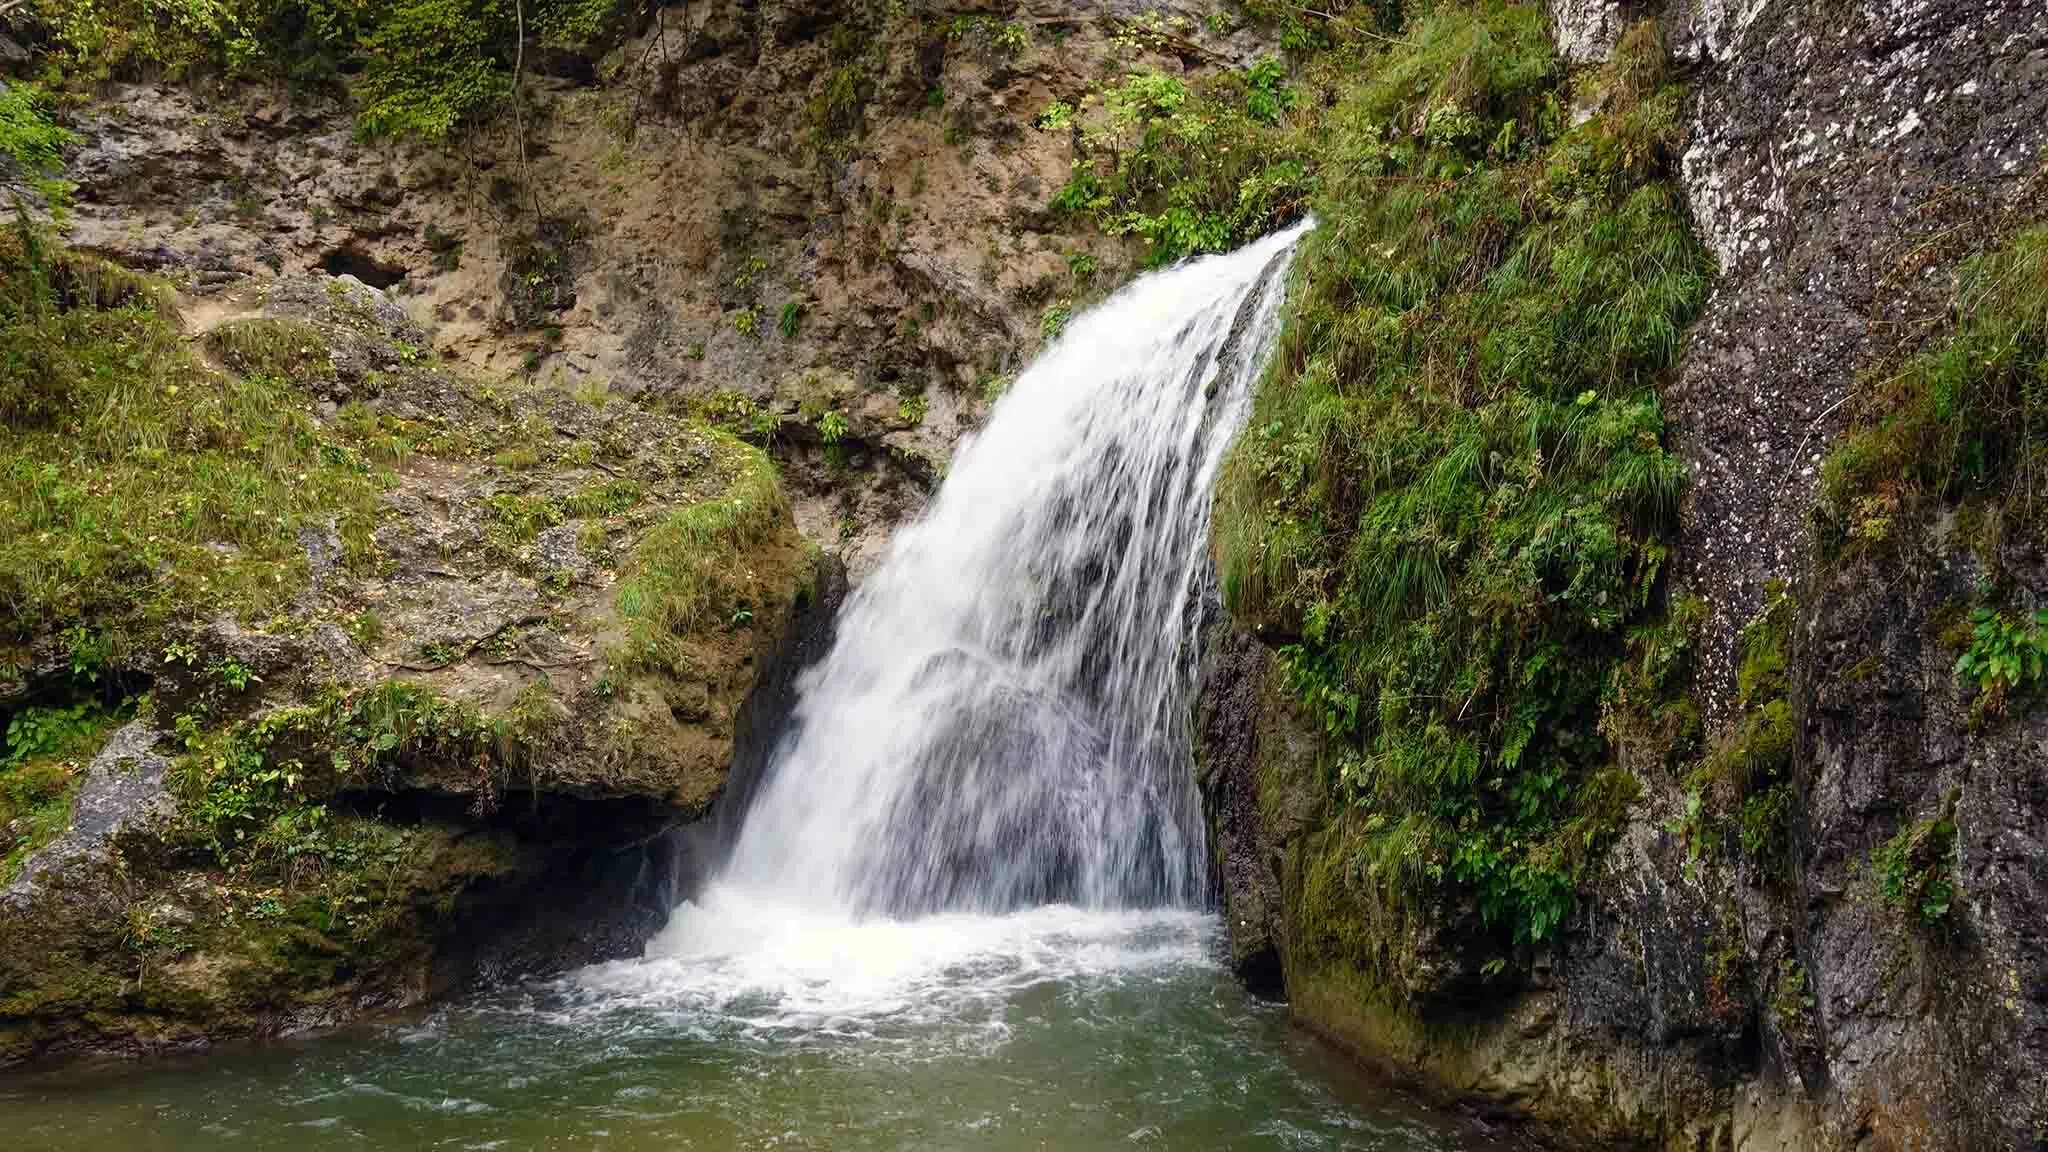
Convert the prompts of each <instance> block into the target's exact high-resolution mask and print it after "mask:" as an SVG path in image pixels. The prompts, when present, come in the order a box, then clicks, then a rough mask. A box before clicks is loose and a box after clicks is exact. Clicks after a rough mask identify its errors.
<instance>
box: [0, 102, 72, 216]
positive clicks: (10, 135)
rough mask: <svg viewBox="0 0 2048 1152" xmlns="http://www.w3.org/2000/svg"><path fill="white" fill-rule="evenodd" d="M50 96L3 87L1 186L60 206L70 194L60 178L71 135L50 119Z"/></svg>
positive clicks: (0, 122)
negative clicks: (59, 173) (67, 194)
mask: <svg viewBox="0 0 2048 1152" xmlns="http://www.w3.org/2000/svg"><path fill="white" fill-rule="evenodd" d="M47 104H48V97H47V96H46V95H45V94H44V93H43V92H42V91H41V90H40V89H38V88H36V87H35V86H34V85H31V84H23V83H19V82H17V83H11V84H7V85H5V86H4V87H0V159H4V161H5V165H4V166H0V187H5V188H7V189H8V190H9V191H11V192H13V193H15V197H14V200H15V205H16V206H18V205H19V204H20V194H21V193H22V192H30V193H34V194H36V195H39V196H41V197H42V198H43V199H44V200H45V201H48V202H51V203H53V204H61V203H62V201H63V198H64V194H65V192H66V191H67V188H66V185H65V184H64V182H63V181H62V180H61V179H59V178H58V169H59V168H60V167H61V165H62V163H63V157H64V149H65V148H67V147H69V146H70V145H71V142H72V135H71V133H70V132H68V131H66V130H65V129H63V128H62V127H59V126H58V125H57V124H56V123H55V122H54V121H52V120H51V119H50V113H49V109H48V107H47Z"/></svg>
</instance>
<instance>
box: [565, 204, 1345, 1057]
mask: <svg viewBox="0 0 2048 1152" xmlns="http://www.w3.org/2000/svg"><path fill="white" fill-rule="evenodd" d="M1308 227H1309V225H1308V224H1307V223H1303V224H1301V225H1297V226H1296V227H1294V228H1292V229H1289V230H1288V231H1286V232H1283V233H1280V234H1277V235H1274V236H1271V237H1268V238H1266V239H1264V240H1261V241H1259V242H1257V243H1255V244H1252V245H1250V246H1248V247H1246V248H1244V249H1241V250H1239V251H1237V252H1234V253H1231V254H1229V255H1224V256H1215V257H1210V258H1206V259H1201V260H1194V261H1190V262H1187V263H1183V264H1180V265H1178V266H1176V267H1173V268H1170V269H1167V270H1164V271H1159V272H1154V273H1151V274H1148V275H1146V276H1143V277H1141V278H1139V279H1138V280H1136V281H1134V282H1133V283H1131V284H1130V285H1129V286H1127V287H1125V288H1124V289H1123V290H1121V291H1120V292H1118V293H1116V294H1115V295H1114V296H1112V297H1111V298H1109V299H1108V300H1106V301H1104V302H1103V303H1102V304H1100V305H1098V306H1096V307H1095V308H1092V309H1090V310H1089V311H1087V312H1086V313H1084V314H1083V315H1081V316H1078V317H1076V318H1075V319H1074V321H1073V322H1072V323H1071V324H1070V325H1069V327H1068V328H1067V330H1066V332H1065V333H1063V334H1062V335H1061V336H1060V337H1059V338H1058V339H1056V340H1055V341H1054V342H1053V343H1052V345H1051V346H1050V347H1048V348H1047V349H1046V350H1045V351H1044V352H1042V353H1041V354H1040V355H1039V357H1038V358H1037V359H1036V360H1035V361H1034V362H1033V363H1032V364H1031V365H1030V366H1029V368H1028V369H1027V370H1026V371H1025V372H1024V373H1023V374H1022V375H1021V376H1020V377H1019V378H1018V379H1017V381H1016V382H1015V383H1014V384H1013V385H1011V387H1010V389H1009V390H1008V392H1007V393H1006V394H1005V395H1004V396H1003V397H1002V398H1001V400H1000V401H998V402H997V404H996V405H995V408H994V410H993V411H992V412H991V413H990V415H989V418H988V421H987V423H986V424H985V426H984V427H983V429H982V431H981V432H980V433H979V434H978V435H976V436H975V437H973V438H972V439H971V440H970V441H968V442H965V443H963V444H962V446H961V447H960V449H959V451H958V452H957V453H956V455H955V457H954V460H953V463H952V466H951V468H950V469H949V471H948V473H947V475H946V478H945V481H944V483H943V484H942V485H941V487H940V489H939V491H938V493H937V494H936V496H935V497H934V498H933V500H932V502H931V504H930V505H929V506H928V507H927V508H926V510H925V513H924V515H923V516H922V517H920V518H919V519H918V520H917V521H916V522H915V523H914V524H911V525H909V526H907V527H906V528H904V529H903V530H902V531H900V532H899V533H898V534H897V536H896V538H895V540H894V541H893V542H892V543H891V546H890V549H889V552H888V554H887V555H886V556H885V557H884V559H883V561H882V563H881V564H880V566H879V567H878V568H877V569H876V570H875V572H874V573H873V574H872V575H870V576H869V577H868V578H867V580H866V581H865V582H863V583H862V585H861V586H860V587H859V588H858V589H857V590H856V591H855V592H854V593H853V595H852V596H851V597H850V598H849V600H848V602H847V604H846V605H845V607H844V608H843V609H842V610H841V614H840V619H839V624H838V629H837V634H836V636H835V639H834V641H833V646H832V648H831V650H830V651H829V652H828V653H827V654H826V656H825V657H824V658H823V659H822V660H821V661H820V662H819V663H818V664H817V665H816V666H815V667H813V668H812V669H810V670H809V671H808V672H807V673H805V675H804V678H803V679H802V680H801V681H800V683H799V685H798V699H797V703H796V706H795V708H794V710H793V714H792V716H791V718H790V720H789V723H788V726H787V728H786V730H785V731H784V733H783V734H782V736H781V738H780V740H779V742H778V743H777V745H776V747H775V749H774V752H773V753H772V755H771V756H770V758H769V761H768V764H767V767H766V769H765V772H766V775H765V777H764V779H763V780H762V782H761V784H760V786H759V788H758V790H757V791H756V793H755V796H754V799H753V803H752V806H751V807H750V808H749V810H748V812H747V814H746V817H745V819H744V821H743V822H742V824H741V827H740V831H739V833H738V837H737V839H736V841H735V843H734V845H733V849H732V854H731V857H730V859H729V860H728V861H727V862H726V864H725V866H724V868H723V870H722V871H721V872H720V873H719V874H718V875H717V876H716V877H715V878H714V879H713V880H712V882H711V883H710V884H709V885H708V886H707V887H706V889H705V890H704V891H703V892H700V893H699V894H698V896H697V897H696V899H695V900H694V901H692V902H689V903H685V904H684V905H683V906H682V907H681V908H679V909H677V910H676V913H675V915H674V916H673V917H672V918H671V920H670V922H669V925H668V927H667V928H666V929H664V930H663V932H662V933H661V935H660V936H659V937H657V938H656V939H655V940H654V941H652V942H651V943H650V944H649V945H648V949H647V960H646V961H645V962H643V963H637V964H635V963H628V964H619V965H608V966H601V967H600V968H598V969H594V970H591V971H590V972H587V973H586V974H585V975H584V977H583V980H584V983H585V984H586V985H587V986H589V987H591V988H593V989H600V990H603V991H604V992H606V993H607V994H611V995H615V994H617V993H620V992H629V993H633V994H635V995H644V996H645V997H646V998H647V999H648V1000H649V1002H658V1003H663V1004H669V1005H671V1006H674V1005H686V1006H689V1008H690V1010H691V1011H697V1010H701V1009H706V1008H708V1009H711V1010H712V1011H713V1013H714V1014H715V1015H719V1016H721V1017H723V1018H728V1019H730V1018H731V1014H733V1013H736V1012H737V1013H740V1014H742V1015H746V1014H748V1013H751V1012H753V1011H754V1010H755V1009H756V1008H758V1007H759V1006H760V1005H761V1004H763V1003H764V1002H765V1003H768V1004H771V1005H773V1006H774V1007H772V1008H770V1009H767V1011H768V1013H769V1017H768V1018H772V1021H773V1023H774V1026H777V1027H782V1026H786V1025H788V1024H789V1023H790V1022H791V1021H792V1020H802V1021H814V1020H821V1019H829V1020H832V1021H834V1022H835V1023H834V1025H833V1026H834V1027H845V1026H846V1025H845V1021H846V1020H847V1019H850V1018H855V1017H862V1016H866V1015H868V1014H870V1013H873V1012H880V1013H883V1014H887V1013H889V1012H894V1011H897V1010H899V1009H901V1008H902V1006H903V1005H905V1004H907V1003H912V1002H917V1003H920V1004H924V1005H927V1006H931V1005H937V1004H940V1003H941V1002H943V1001H946V1000H947V998H948V997H949V996H956V995H957V996H962V997H966V998H967V999H970V1000H973V999H975V998H977V997H980V996H982V995H984V994H986V993H987V992H988V991H989V988H988V987H987V986H984V985H983V984H981V983H977V981H981V980H984V979H995V980H997V982H998V983H1000V982H1001V981H1003V980H1009V979H1020V980H1025V981H1026V982H1027V983H1028V982H1029V979H1031V978H1033V977H1031V976H1030V975H1029V974H1032V973H1043V972H1048V971H1053V970H1061V966H1062V965H1066V964H1069V963H1080V964H1082V965H1083V966H1084V967H1085V966H1087V965H1089V964H1102V965H1107V966H1109V967H1111V968H1116V969H1118V970H1128V969H1130V968H1132V967H1133V966H1137V967H1142V966H1143V965H1145V964H1148V963H1152V962H1154V961H1171V962H1174V963H1186V962H1191V961H1190V958H1191V957H1193V958H1196V962H1198V960H1199V957H1200V956H1201V955H1202V954H1203V953H1204V951H1205V950H1206V947H1207V943H1206V941H1207V936H1206V931H1207V930H1206V928H1204V927H1203V925H1204V924H1206V923H1207V922H1208V918H1207V915H1206V913H1205V912H1203V911H1202V910H1203V909H1204V908H1206V906H1207V901H1208V895H1209V885H1208V876H1207V858H1206V855H1207V854H1206V847H1205V837H1204V835H1203V829H1202V818H1201V807H1200V801H1199V797H1198V796H1197V794H1196V790H1195V783H1194V775H1193V771H1192V765H1191V764H1190V762H1189V747H1188V744H1189V741H1188V732H1187V721H1188V713H1189V708H1190V704H1191V702H1192V694H1193V692H1194V687H1195V678H1196V668H1197V662H1198V660H1199V656H1200V653H1199V650H1198V649H1199V634H1200V630H1201V626H1202V622H1203V621H1202V616H1203V603H1204V592H1205V587H1204V582H1205V581H1206V580H1207V579H1208V573H1209V559H1208V528H1209V509H1210V500H1211V493H1212V489H1213V487H1214V484H1215V480H1216V472H1217V469H1218V467H1219V466H1220V464H1221V462H1222V458H1223V453H1224V451H1225V450H1226V448H1227V447H1228V446H1229V441H1230V438H1231V437H1232V436H1233V435H1234V434H1235V433H1236V431H1237V429H1238V426H1239V425H1240V424H1241V423H1242V422H1243V420H1244V415H1245V411H1246V409H1247V408H1248V407H1249V402H1250V392H1251V385H1252V381H1253V380H1254V378H1255V377H1256V376H1257V375H1258V373H1259V371H1260V369H1261V367H1262V365H1263V362H1264V360H1265V357H1266V353H1267V351H1268V349H1269V348H1270V346H1271V344H1272V339H1273V334H1274V330H1275V328H1276V327H1277V317H1278V313H1279V306H1280V302H1281V298H1282V296H1283V294H1284V291H1285V281H1286V275H1285V272H1286V265H1287V262H1288V259H1289V257H1290V254H1291V253H1292V251H1293V248H1294V245H1295V242H1296V241H1297V240H1298V239H1299V238H1300V236H1301V235H1302V233H1303V232H1304V231H1306V229H1307V228H1308ZM964 972H974V973H979V974H980V975H978V976H976V977H975V978H974V980H969V981H968V982H967V983H966V984H960V983H958V979H959V977H960V974H961V973H964ZM991 974H993V975H991ZM912 990H915V991H914V992H913V991H912ZM764 997H765V1001H764ZM805 1006H808V1007H805ZM933 1010H937V1009H936V1008H934V1009H933ZM749 1018H750V1019H751V1017H749ZM768 1018H763V1020H759V1021H755V1022H756V1023H764V1022H766V1021H767V1019H768Z"/></svg>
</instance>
